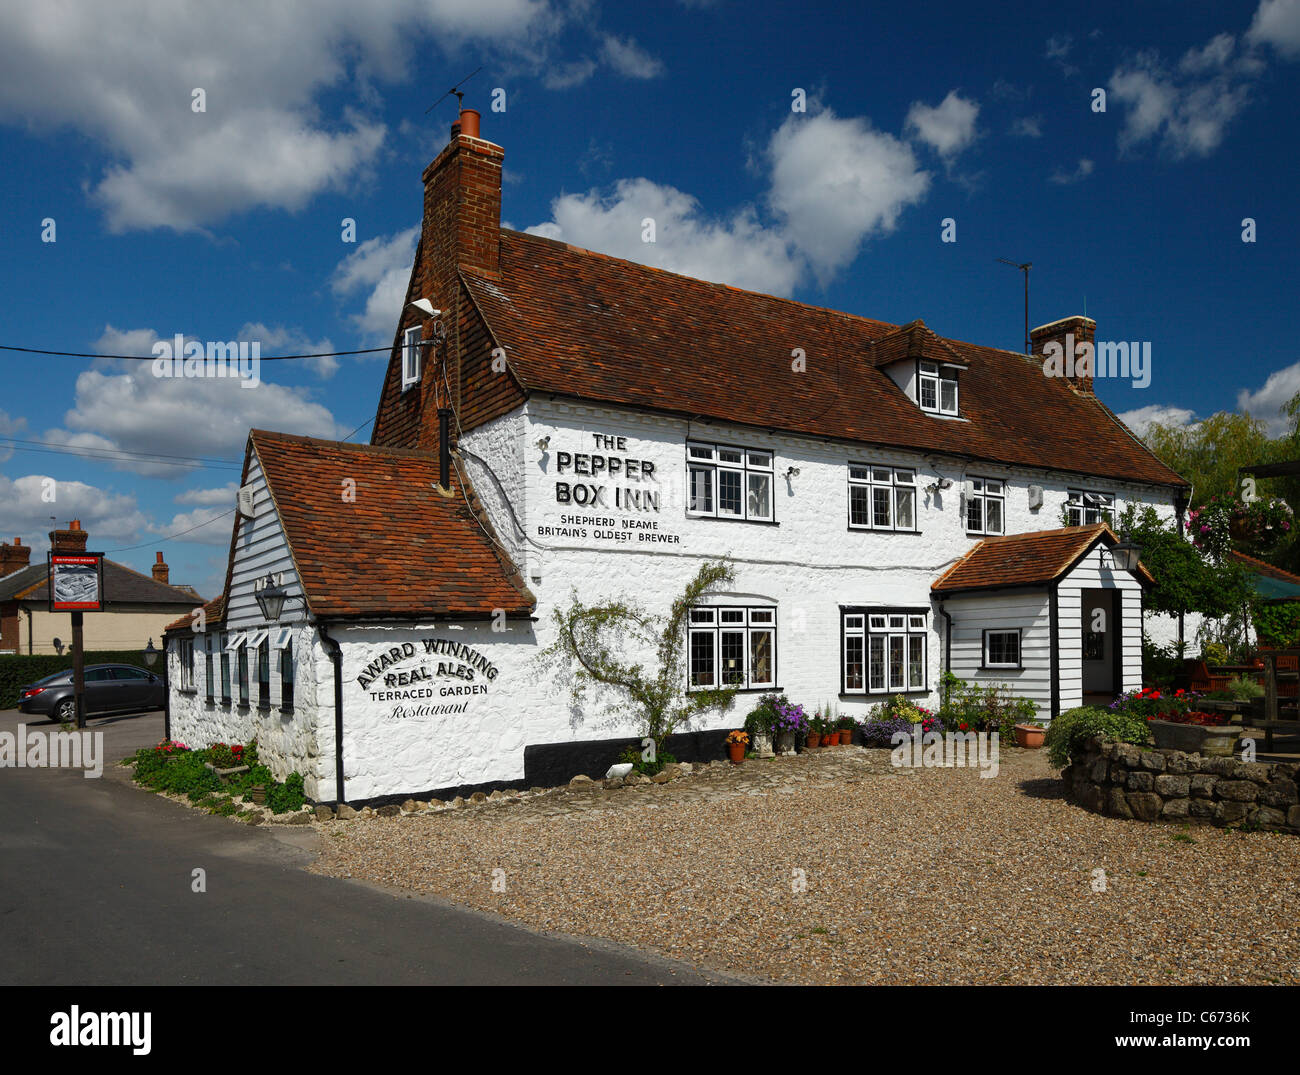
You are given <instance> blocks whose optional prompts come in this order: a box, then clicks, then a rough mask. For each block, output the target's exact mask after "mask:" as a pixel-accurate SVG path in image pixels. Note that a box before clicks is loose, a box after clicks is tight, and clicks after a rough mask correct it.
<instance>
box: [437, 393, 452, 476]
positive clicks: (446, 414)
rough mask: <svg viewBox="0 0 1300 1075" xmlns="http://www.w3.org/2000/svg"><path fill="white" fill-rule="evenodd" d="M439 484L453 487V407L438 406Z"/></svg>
mask: <svg viewBox="0 0 1300 1075" xmlns="http://www.w3.org/2000/svg"><path fill="white" fill-rule="evenodd" d="M438 484H439V485H441V486H442V487H443V488H444V489H450V488H451V408H450V407H439V408H438Z"/></svg>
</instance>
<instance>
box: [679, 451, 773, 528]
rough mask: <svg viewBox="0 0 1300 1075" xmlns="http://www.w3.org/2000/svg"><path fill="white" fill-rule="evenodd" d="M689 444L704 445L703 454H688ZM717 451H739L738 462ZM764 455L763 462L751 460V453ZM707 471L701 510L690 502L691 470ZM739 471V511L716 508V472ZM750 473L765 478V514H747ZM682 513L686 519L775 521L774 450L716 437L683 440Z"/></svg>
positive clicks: (719, 490) (718, 488) (719, 487)
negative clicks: (706, 500) (705, 451)
mask: <svg viewBox="0 0 1300 1075" xmlns="http://www.w3.org/2000/svg"><path fill="white" fill-rule="evenodd" d="M692 448H704V449H708V451H709V455H708V456H707V458H706V457H704V456H699V455H692V454H691V449H692ZM720 452H739V453H740V456H741V459H740V462H734V461H731V460H722V459H720V458H719V453H720ZM754 455H758V456H764V455H765V456H767V459H768V462H767V466H766V467H764V466H763V465H762V464H761V463H754V462H752V460H751V458H750V457H751V456H754ZM696 471H702V472H707V473H708V474H709V475H710V479H709V497H710V506H709V509H708V510H703V509H700V508H696V507H694V506H693V503H694V497H695V478H694V475H695V472H696ZM723 472H726V473H729V474H737V473H738V474H739V475H740V482H741V485H740V509H741V510H740V514H738V515H733V514H731V513H724V512H722V511H720V510H719V508H720V500H721V497H722V483H721V477H720V475H721V474H722V473H723ZM751 475H754V476H758V477H766V478H767V515H751V514H750V510H749V486H750V477H751ZM686 516H687V518H690V519H722V520H726V521H729V522H736V523H760V524H772V525H774V524H775V523H776V452H774V451H773V450H772V449H771V448H747V447H745V446H744V445H740V444H724V443H722V442H720V441H704V440H688V441H687V442H686Z"/></svg>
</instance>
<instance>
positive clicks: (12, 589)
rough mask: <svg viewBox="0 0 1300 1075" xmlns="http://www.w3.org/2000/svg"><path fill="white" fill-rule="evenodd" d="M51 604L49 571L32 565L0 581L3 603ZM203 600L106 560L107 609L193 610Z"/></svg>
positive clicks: (188, 591)
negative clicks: (163, 607)
mask: <svg viewBox="0 0 1300 1075" xmlns="http://www.w3.org/2000/svg"><path fill="white" fill-rule="evenodd" d="M9 600H19V601H48V600H49V569H48V567H47V566H46V565H45V564H30V565H29V566H27V567H25V568H23V569H22V570H21V571H15V572H14V573H13V574H12V575H6V576H5V577H4V578H3V579H0V601H9ZM202 600H203V598H201V597H199V596H198V594H196V593H194V592H193V591H192V590H188V589H181V588H179V587H177V586H169V585H167V584H166V583H163V582H158V581H156V580H154V579H152V578H150V577H149V576H148V575H142V574H140V572H138V571H133V570H131V568H129V567H126V566H125V565H123V564H119V563H116V562H115V561H113V560H109V559H108V558H107V557H105V559H104V604H105V605H110V606H111V605H183V606H185V607H186V608H193V607H194V605H195V602H201V601H202Z"/></svg>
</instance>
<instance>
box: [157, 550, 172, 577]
mask: <svg viewBox="0 0 1300 1075" xmlns="http://www.w3.org/2000/svg"><path fill="white" fill-rule="evenodd" d="M154 555H155V556H156V557H157V560H156V561H155V562H154V565H153V580H154V582H161V583H162V584H163V585H169V584H170V582H171V568H169V567H168V566H167V565H166V563H164V562H163V554H162V553H161V552H157V553H155V554H154Z"/></svg>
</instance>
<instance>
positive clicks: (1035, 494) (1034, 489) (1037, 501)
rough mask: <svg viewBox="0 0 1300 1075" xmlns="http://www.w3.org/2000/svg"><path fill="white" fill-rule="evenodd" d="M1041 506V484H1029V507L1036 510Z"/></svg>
mask: <svg viewBox="0 0 1300 1075" xmlns="http://www.w3.org/2000/svg"><path fill="white" fill-rule="evenodd" d="M1042 506H1043V487H1042V486H1041V485H1031V486H1030V487H1029V509H1030V511H1037V510H1038V509H1039V508H1041V507H1042Z"/></svg>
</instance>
